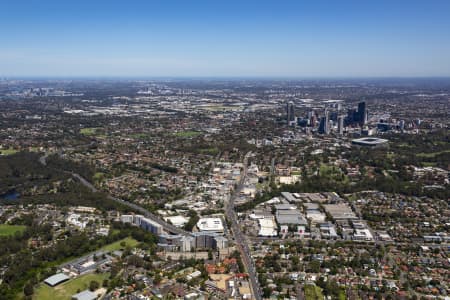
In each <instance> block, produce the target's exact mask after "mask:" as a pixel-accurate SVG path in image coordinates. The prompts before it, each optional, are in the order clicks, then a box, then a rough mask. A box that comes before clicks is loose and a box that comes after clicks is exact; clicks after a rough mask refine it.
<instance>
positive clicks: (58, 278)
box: [44, 273, 70, 286]
mask: <svg viewBox="0 0 450 300" xmlns="http://www.w3.org/2000/svg"><path fill="white" fill-rule="evenodd" d="M68 279H70V277H69V276H67V275H66V274H64V273H58V274H55V275H53V276H50V277H49V278H47V279H45V280H44V282H45V283H46V284H48V285H50V286H55V285H57V284H60V283H61V282H63V281H66V280H68Z"/></svg>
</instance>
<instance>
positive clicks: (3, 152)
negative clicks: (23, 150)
mask: <svg viewBox="0 0 450 300" xmlns="http://www.w3.org/2000/svg"><path fill="white" fill-rule="evenodd" d="M17 152H18V151H17V150H14V149H12V148H8V149H1V150H0V155H4V156H7V155H12V154H15V153H17Z"/></svg>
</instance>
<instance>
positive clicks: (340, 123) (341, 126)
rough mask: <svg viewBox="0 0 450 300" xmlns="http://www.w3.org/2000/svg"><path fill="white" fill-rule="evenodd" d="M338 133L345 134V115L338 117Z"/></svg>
mask: <svg viewBox="0 0 450 300" xmlns="http://www.w3.org/2000/svg"><path fill="white" fill-rule="evenodd" d="M338 133H339V134H340V135H343V134H344V116H339V117H338Z"/></svg>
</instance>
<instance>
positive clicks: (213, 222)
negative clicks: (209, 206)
mask: <svg viewBox="0 0 450 300" xmlns="http://www.w3.org/2000/svg"><path fill="white" fill-rule="evenodd" d="M197 227H198V229H199V230H200V231H212V232H221V231H223V224H222V219H220V218H201V219H200V220H198V222H197Z"/></svg>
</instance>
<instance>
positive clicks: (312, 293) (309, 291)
mask: <svg viewBox="0 0 450 300" xmlns="http://www.w3.org/2000/svg"><path fill="white" fill-rule="evenodd" d="M303 289H304V291H305V299H306V300H323V294H322V289H321V288H320V287H318V286H315V285H312V284H308V285H305V286H304V287H303Z"/></svg>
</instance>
